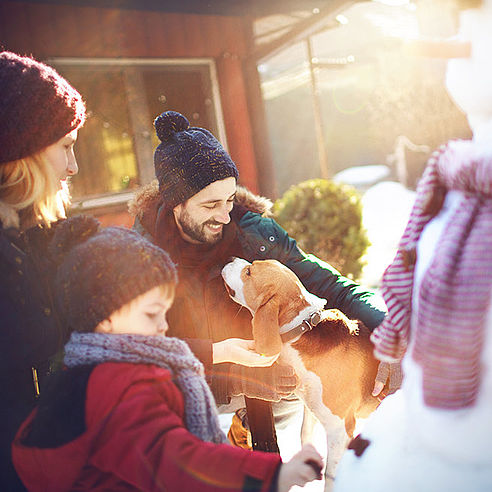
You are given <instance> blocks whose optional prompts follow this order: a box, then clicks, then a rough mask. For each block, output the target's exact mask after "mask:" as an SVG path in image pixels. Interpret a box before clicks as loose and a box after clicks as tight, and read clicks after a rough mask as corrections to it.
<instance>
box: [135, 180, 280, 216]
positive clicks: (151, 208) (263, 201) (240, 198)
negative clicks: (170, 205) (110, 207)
mask: <svg viewBox="0 0 492 492" xmlns="http://www.w3.org/2000/svg"><path fill="white" fill-rule="evenodd" d="M161 203H162V201H161V196H160V194H159V184H158V182H157V179H154V180H153V181H152V182H150V183H149V184H147V185H144V186H142V187H141V188H140V189H139V190H137V192H136V193H135V196H134V197H133V199H132V200H130V202H129V204H128V211H129V213H130V215H132V216H134V217H136V218H138V219H139V220H140V221H142V219H143V216H144V215H146V214H147V213H151V214H154V213H155V212H156V211H157V209H158V208H159V206H160V205H161ZM234 204H235V205H239V206H242V207H244V208H246V209H247V210H249V211H251V212H255V213H258V214H261V215H263V216H265V217H269V216H271V215H272V211H271V210H272V207H273V203H272V201H271V200H270V199H268V198H266V197H262V196H259V195H255V194H254V193H252V192H251V191H249V190H248V189H246V188H245V187H244V186H238V187H237V192H236V197H235V199H234Z"/></svg>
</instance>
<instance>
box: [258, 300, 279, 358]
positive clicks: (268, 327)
mask: <svg viewBox="0 0 492 492" xmlns="http://www.w3.org/2000/svg"><path fill="white" fill-rule="evenodd" d="M278 314H279V306H278V302H277V301H276V300H275V296H272V297H270V298H269V299H266V300H265V301H264V302H263V303H262V304H261V305H260V307H259V308H258V309H257V310H256V312H255V314H254V316H253V338H254V340H255V349H256V351H257V352H258V353H259V354H264V355H276V354H278V353H280V350H281V349H282V340H281V339H280V333H279V326H278Z"/></svg>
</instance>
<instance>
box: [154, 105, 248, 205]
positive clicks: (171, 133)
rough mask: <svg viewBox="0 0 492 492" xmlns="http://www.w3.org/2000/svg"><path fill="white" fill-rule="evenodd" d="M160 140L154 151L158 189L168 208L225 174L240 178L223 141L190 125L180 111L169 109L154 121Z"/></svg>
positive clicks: (225, 175) (223, 176) (225, 176)
mask: <svg viewBox="0 0 492 492" xmlns="http://www.w3.org/2000/svg"><path fill="white" fill-rule="evenodd" d="M154 127H155V130H156V133H157V136H158V137H159V139H160V141H161V144H160V145H159V146H158V147H157V149H156V151H155V153H154V167H155V175H156V177H157V180H158V181H159V191H160V193H161V196H162V198H163V200H164V203H165V204H166V206H167V207H168V208H174V207H175V206H176V205H179V204H180V203H183V202H184V201H186V200H188V198H191V197H192V196H193V195H196V194H197V193H198V192H199V191H201V190H202V189H203V188H205V187H206V186H208V185H209V184H211V183H213V182H214V181H219V180H221V179H225V178H230V177H234V178H236V179H237V178H238V176H239V173H238V171H237V167H236V165H235V164H234V162H233V160H232V159H231V157H230V156H229V154H228V153H227V152H226V151H225V149H224V148H223V147H222V145H221V144H220V142H219V141H218V140H217V139H216V138H215V137H214V136H213V135H212V134H211V133H210V132H209V131H208V130H205V129H204V128H198V127H191V126H190V123H189V122H188V120H187V119H186V118H185V117H184V116H183V115H182V114H180V113H177V112H175V111H166V112H164V113H162V114H161V115H160V116H158V117H157V118H156V119H155V121H154Z"/></svg>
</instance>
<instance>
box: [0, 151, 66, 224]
mask: <svg viewBox="0 0 492 492" xmlns="http://www.w3.org/2000/svg"><path fill="white" fill-rule="evenodd" d="M61 183H62V189H61V190H60V180H59V178H58V177H57V176H56V174H55V171H54V170H53V167H52V166H51V164H50V162H49V161H48V158H47V157H46V155H45V152H44V150H42V151H40V152H37V153H35V154H33V155H30V156H28V157H24V158H22V159H18V160H16V161H11V162H7V163H5V164H1V165H0V213H1V218H2V223H3V227H15V228H19V227H22V223H26V222H27V223H29V222H33V223H34V224H38V225H46V226H49V225H50V224H51V223H52V222H55V221H56V220H58V219H60V218H64V217H65V216H66V215H65V210H66V207H67V206H68V204H69V203H70V194H69V192H68V186H67V185H66V182H61Z"/></svg>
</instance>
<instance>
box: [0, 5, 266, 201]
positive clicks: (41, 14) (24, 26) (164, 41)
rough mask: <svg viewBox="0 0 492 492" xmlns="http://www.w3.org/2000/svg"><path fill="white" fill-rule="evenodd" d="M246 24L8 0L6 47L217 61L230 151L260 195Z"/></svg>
mask: <svg viewBox="0 0 492 492" xmlns="http://www.w3.org/2000/svg"><path fill="white" fill-rule="evenodd" d="M243 22H244V21H243V20H242V19H241V18H240V17H227V16H210V15H195V14H178V13H165V12H156V11H137V10H119V9H107V8H96V7H80V6H71V5H57V4H49V3H46V4H44V3H39V2H36V3H34V2H9V1H2V2H0V44H1V45H2V47H3V48H4V49H9V50H12V51H15V52H18V53H21V54H33V55H34V56H35V57H37V58H38V59H46V58H50V57H87V58H93V57H101V58H102V57H104V58H110V57H111V58H125V57H128V58H196V57H213V58H214V59H215V60H216V66H217V76H218V81H219V92H220V97H221V104H222V111H223V116H224V123H225V129H226V135H227V143H228V148H229V152H230V154H231V157H232V158H233V159H234V161H235V162H236V163H237V165H238V167H239V171H240V179H241V183H242V184H244V185H245V186H247V187H248V188H250V189H251V190H252V191H255V192H257V191H258V183H257V169H256V163H255V155H254V147H253V136H252V128H251V122H250V119H249V116H248V104H247V95H246V83H247V82H246V80H245V78H244V72H243V63H242V60H243V59H244V57H245V56H246V55H247V47H248V46H249V45H250V44H249V43H248V40H247V39H246V33H248V30H247V29H245V26H244V24H243Z"/></svg>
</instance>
